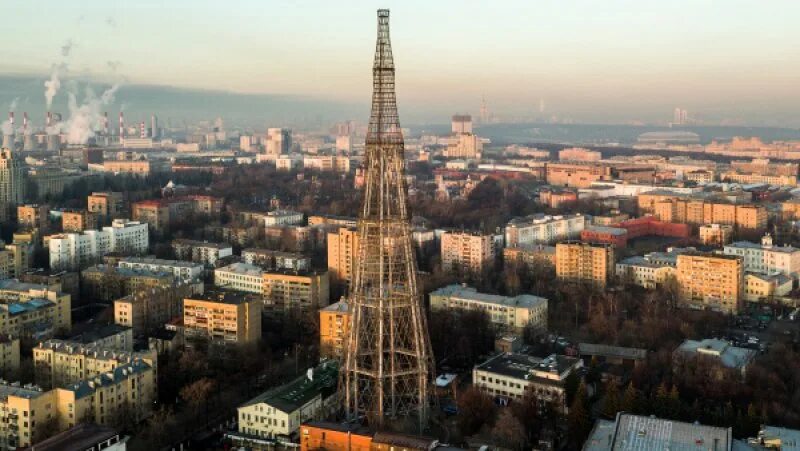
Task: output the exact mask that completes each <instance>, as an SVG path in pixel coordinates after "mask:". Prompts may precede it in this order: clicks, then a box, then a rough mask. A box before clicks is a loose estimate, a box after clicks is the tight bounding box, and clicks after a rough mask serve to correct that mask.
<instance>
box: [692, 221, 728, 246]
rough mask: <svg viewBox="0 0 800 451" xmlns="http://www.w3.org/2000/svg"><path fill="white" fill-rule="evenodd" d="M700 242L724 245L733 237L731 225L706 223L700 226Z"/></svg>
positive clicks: (710, 244)
mask: <svg viewBox="0 0 800 451" xmlns="http://www.w3.org/2000/svg"><path fill="white" fill-rule="evenodd" d="M699 235H700V243H702V244H703V245H706V246H724V245H726V244H728V243H730V241H731V238H732V237H733V226H732V225H725V224H708V225H704V226H700V229H699Z"/></svg>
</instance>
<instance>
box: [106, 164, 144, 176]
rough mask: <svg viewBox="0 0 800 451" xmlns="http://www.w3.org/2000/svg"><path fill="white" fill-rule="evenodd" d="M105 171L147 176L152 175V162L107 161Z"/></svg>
mask: <svg viewBox="0 0 800 451" xmlns="http://www.w3.org/2000/svg"><path fill="white" fill-rule="evenodd" d="M103 171H104V172H113V173H115V174H133V175H139V176H147V175H150V162H149V161H148V160H106V161H104V162H103Z"/></svg>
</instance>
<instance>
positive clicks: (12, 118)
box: [8, 111, 14, 135]
mask: <svg viewBox="0 0 800 451" xmlns="http://www.w3.org/2000/svg"><path fill="white" fill-rule="evenodd" d="M8 122H9V123H10V124H11V134H12V135H13V134H14V112H13V111H9V112H8Z"/></svg>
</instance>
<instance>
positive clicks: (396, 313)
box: [341, 9, 433, 429]
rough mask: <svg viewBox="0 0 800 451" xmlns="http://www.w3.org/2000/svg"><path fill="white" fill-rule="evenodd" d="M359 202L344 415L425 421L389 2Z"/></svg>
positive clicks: (421, 341)
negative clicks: (361, 198) (361, 203)
mask: <svg viewBox="0 0 800 451" xmlns="http://www.w3.org/2000/svg"><path fill="white" fill-rule="evenodd" d="M372 74H373V84H372V86H373V94H372V113H371V115H370V120H369V129H368V131H367V140H366V150H365V153H366V155H365V166H366V170H365V193H364V205H363V209H362V211H361V215H360V217H359V219H358V234H359V250H358V261H357V267H356V270H355V274H354V278H353V284H352V291H351V293H350V296H349V302H350V305H351V309H352V310H351V311H352V316H351V318H352V324H351V327H350V333H349V337H348V341H347V347H346V349H345V365H344V372H343V377H342V379H341V385H342V387H341V388H342V390H343V392H344V393H343V394H344V402H345V413H346V415H347V418H348V419H349V420H360V421H366V422H367V423H368V424H369V425H370V426H371V427H375V428H378V429H380V428H382V427H385V426H387V424H386V423H387V422H395V421H396V420H410V421H414V422H416V421H419V425H420V427H423V426H424V424H425V423H426V422H427V419H428V415H429V400H430V399H429V396H430V389H431V382H432V374H433V363H432V352H431V346H430V340H429V338H428V329H427V324H426V319H425V316H424V313H423V311H422V305H421V298H420V294H419V288H418V281H417V265H416V260H415V257H414V250H413V248H412V245H411V230H410V225H409V217H408V216H409V215H408V205H407V203H408V202H407V198H406V184H405V178H404V168H403V164H404V163H403V153H404V151H403V134H402V132H401V130H400V122H399V119H398V116H397V101H396V98H395V90H394V85H395V80H394V75H395V68H394V60H393V58H392V47H391V43H390V41H389V10H385V9H381V10H378V42H377V47H376V49H375V63H374V65H373V67H372Z"/></svg>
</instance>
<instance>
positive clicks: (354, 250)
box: [328, 227, 358, 287]
mask: <svg viewBox="0 0 800 451" xmlns="http://www.w3.org/2000/svg"><path fill="white" fill-rule="evenodd" d="M357 256H358V230H357V229H356V228H355V227H342V228H340V229H339V230H337V231H336V232H328V274H329V276H330V281H331V283H332V284H335V285H338V286H341V287H347V286H349V285H350V280H351V279H352V278H353V275H354V274H355V272H354V271H355V267H356V266H355V265H356V257H357Z"/></svg>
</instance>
